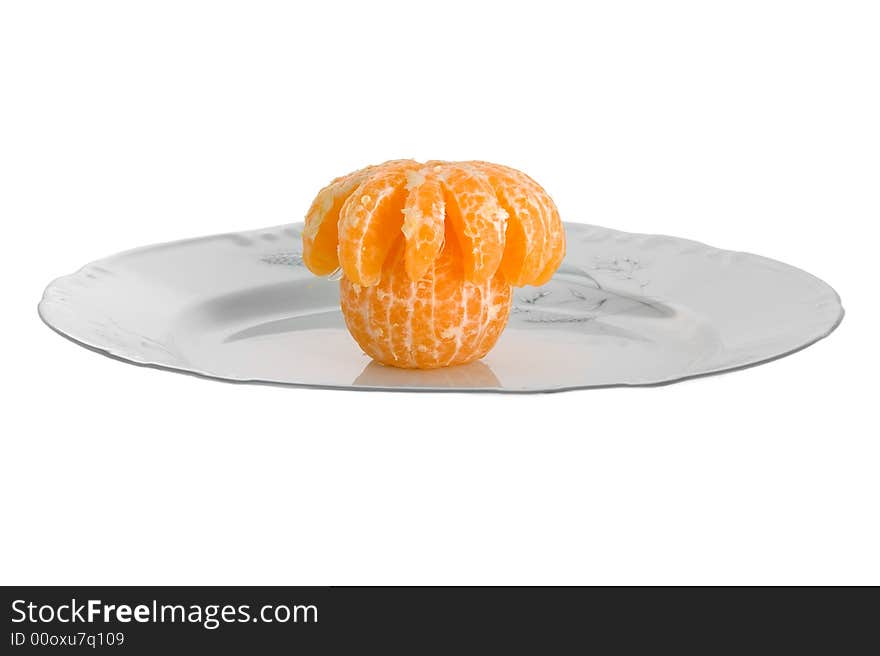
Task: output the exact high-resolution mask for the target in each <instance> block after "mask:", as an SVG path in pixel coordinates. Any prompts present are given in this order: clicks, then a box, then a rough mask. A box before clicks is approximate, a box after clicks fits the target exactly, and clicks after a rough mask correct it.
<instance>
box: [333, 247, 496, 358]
mask: <svg viewBox="0 0 880 656" xmlns="http://www.w3.org/2000/svg"><path fill="white" fill-rule="evenodd" d="M447 237H448V238H447V240H446V243H445V245H444V247H443V249H442V252H441V253H440V256H439V257H438V258H437V259H436V260H435V261H434V262H433V263H432V264H431V266H430V268H429V269H428V271H427V272H426V273H425V275H424V276H422V277H421V278H419V279H418V280H413V279H412V278H411V277H410V276H409V275H408V274H407V272H406V257H405V242H404V240H403V239H398V240H397V241H396V243H395V245H394V247H393V249H392V251H391V252H390V253H389V259H388V265H387V266H386V268H385V270H384V271H383V273H382V277H381V280H380V282H379V284H378V285H375V286H373V287H365V286H363V285H360V284H358V283H355V282H353V281H351V280H349V279H348V278H347V277H345V278H343V279H342V280H340V283H339V285H340V299H341V303H342V314H343V316H344V317H345V323H346V325H347V326H348V330H349V332H350V333H351V335H352V336H353V337H354V339H355V341H357V343H358V344H359V345H360V347H361V348H362V349H363V350H364V352H365V353H367V355H369V356H370V357H372V358H374V359H375V360H378V361H379V362H381V363H383V364H387V365H391V366H395V367H403V368H418V369H433V368H436V367H445V366H449V365H456V364H464V363H467V362H471V361H473V360H477V359H479V358H481V357H483V356H484V355H486V353H488V352H489V350H490V349H491V348H492V347H493V346H494V345H495V342H496V341H497V340H498V337H499V336H500V335H501V331H502V330H504V326H505V324H506V323H507V317H508V315H509V313H510V303H511V288H510V285H508V284H507V281H506V280H505V279H504V276H503V275H502V274H501V273H500V272H498V273H496V274H495V275H494V276H492V277H491V278H489V279H488V280H486V281H485V282H482V283H479V284H478V283H474V282H470V281H468V280H466V279H465V277H464V275H463V273H464V268H463V267H464V261H465V259H464V257H463V254H462V252H461V249H460V248H459V247H458V244H457V243H456V242H455V239H454V238H453V236H452V235H448V236H447Z"/></svg>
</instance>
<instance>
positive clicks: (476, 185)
mask: <svg viewBox="0 0 880 656" xmlns="http://www.w3.org/2000/svg"><path fill="white" fill-rule="evenodd" d="M435 171H437V173H438V174H439V176H440V178H441V180H442V181H443V188H444V196H445V199H446V218H447V220H448V221H449V223H450V225H451V226H452V232H453V233H454V234H455V237H456V239H457V240H458V242H459V245H460V246H461V254H462V262H463V266H464V277H465V278H466V279H467V280H469V281H470V282H473V283H476V284H478V285H479V284H482V283H484V282H486V281H488V280H490V279H492V277H493V276H494V275H495V273H496V272H497V271H498V267H499V266H500V264H501V258H502V256H503V255H504V233H505V229H506V227H507V212H505V211H504V209H503V208H502V207H501V206H500V205H499V204H498V199H497V198H496V196H495V190H494V189H493V188H492V186H491V185H490V184H489V181H488V180H487V179H486V176H485V175H483V174H482V173H481V172H480V171H479V170H478V169H477V168H476V167H472V166H470V165H468V164H466V163H460V164H459V163H449V164H438V165H437V166H435Z"/></svg>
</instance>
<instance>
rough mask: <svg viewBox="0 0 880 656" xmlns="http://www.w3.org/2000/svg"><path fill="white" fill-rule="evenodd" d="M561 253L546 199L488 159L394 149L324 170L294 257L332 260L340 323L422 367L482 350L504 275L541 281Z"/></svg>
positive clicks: (385, 355)
mask: <svg viewBox="0 0 880 656" xmlns="http://www.w3.org/2000/svg"><path fill="white" fill-rule="evenodd" d="M564 255H565V233H564V231H563V228H562V222H561V221H560V219H559V212H558V211H557V209H556V205H555V204H554V203H553V201H552V200H551V199H550V197H549V196H548V195H547V193H546V192H545V191H544V190H543V189H542V188H541V186H540V185H538V183H537V182H535V181H534V180H532V179H531V178H530V177H528V176H527V175H526V174H524V173H521V172H519V171H517V170H515V169H511V168H508V167H506V166H501V165H499V164H490V163H488V162H439V161H435V162H427V163H425V164H420V163H419V162H416V161H413V160H394V161H390V162H385V163H384V164H379V165H377V166H368V167H366V168H364V169H361V170H359V171H355V172H354V173H349V174H348V175H345V176H342V177H341V178H336V179H335V180H333V182H331V183H330V184H329V185H327V186H326V187H324V188H323V189H321V191H319V192H318V195H317V197H316V198H315V200H314V202H312V206H311V208H309V213H308V214H307V215H306V224H305V230H304V231H303V260H304V262H305V265H306V266H307V267H308V268H309V270H310V271H311V272H312V273H314V274H316V275H319V276H324V275H328V274H331V273H334V272H336V271H338V270H339V269H340V268H341V270H342V278H341V280H340V297H341V302H342V313H343V315H344V316H345V323H346V325H347V326H348V329H349V331H350V332H351V334H352V336H353V337H354V338H355V340H356V341H357V343H358V344H359V345H360V347H361V348H362V349H363V350H364V351H365V352H366V353H367V354H368V355H369V356H371V357H372V358H374V359H376V360H378V361H379V362H381V363H383V364H387V365H392V366H395V367H405V368H419V369H430V368H434V367H445V366H448V365H455V364H464V363H466V362H470V361H472V360H476V359H478V358H481V357H483V356H484V355H486V353H488V352H489V350H490V349H491V348H492V347H493V346H494V345H495V342H496V341H497V340H498V337H499V335H500V334H501V331H502V330H504V326H505V324H506V323H507V317H508V315H509V314H510V300H511V286H515V287H521V286H523V285H542V284H544V283H546V282H547V281H548V280H549V279H550V277H551V276H552V275H553V273H554V272H555V271H556V269H557V267H558V266H559V264H560V262H562V257H563V256H564Z"/></svg>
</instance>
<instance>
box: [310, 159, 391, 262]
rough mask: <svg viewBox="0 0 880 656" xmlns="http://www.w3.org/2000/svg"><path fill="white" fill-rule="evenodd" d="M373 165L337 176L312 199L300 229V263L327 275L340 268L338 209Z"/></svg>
mask: <svg viewBox="0 0 880 656" xmlns="http://www.w3.org/2000/svg"><path fill="white" fill-rule="evenodd" d="M376 168H377V167H375V166H368V167H366V168H363V169H360V170H358V171H354V172H352V173H349V174H348V175H343V176H341V177H339V178H336V179H335V180H333V181H332V182H331V183H330V184H328V185H327V186H326V187H324V188H323V189H321V191H319V192H318V195H317V196H315V200H313V201H312V205H311V207H309V211H308V213H307V214H306V221H305V228H304V229H303V263H304V264H305V265H306V267H308V269H309V271H311V272H312V273H314V274H315V275H318V276H326V275H329V274H331V273H333V272H334V271H336V269H338V268H339V257H338V255H337V251H336V246H337V243H338V240H339V230H338V227H337V224H338V222H339V211H340V210H341V209H342V204H343V203H344V202H345V200H346V199H347V198H348V196H349V195H350V194H351V192H352V191H354V190H355V188H357V187H358V185H360V184H361V182H363V181H364V179H365V178H366V177H368V176H369V175H370V174H371V173H372V172H373V171H375V169H376Z"/></svg>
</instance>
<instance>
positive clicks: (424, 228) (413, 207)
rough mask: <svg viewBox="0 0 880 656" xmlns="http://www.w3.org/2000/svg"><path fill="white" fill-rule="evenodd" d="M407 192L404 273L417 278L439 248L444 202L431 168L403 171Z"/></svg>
mask: <svg viewBox="0 0 880 656" xmlns="http://www.w3.org/2000/svg"><path fill="white" fill-rule="evenodd" d="M406 188H407V190H409V195H408V196H407V199H406V205H405V206H404V208H403V216H404V219H403V235H404V237H405V238H406V251H405V260H406V262H405V263H406V273H407V275H409V277H410V279H411V280H419V279H420V278H421V277H422V276H424V275H425V273H427V272H428V269H430V268H431V264H433V262H434V260H436V259H437V256H438V255H439V253H440V249H442V248H443V235H444V230H445V214H446V202H445V201H444V200H443V187H442V185H441V184H440V179H439V178H438V177H437V176H436V175H435V173H434V171H433V170H432V169H429V168H426V169H422V170H421V171H408V172H407V185H406Z"/></svg>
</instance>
